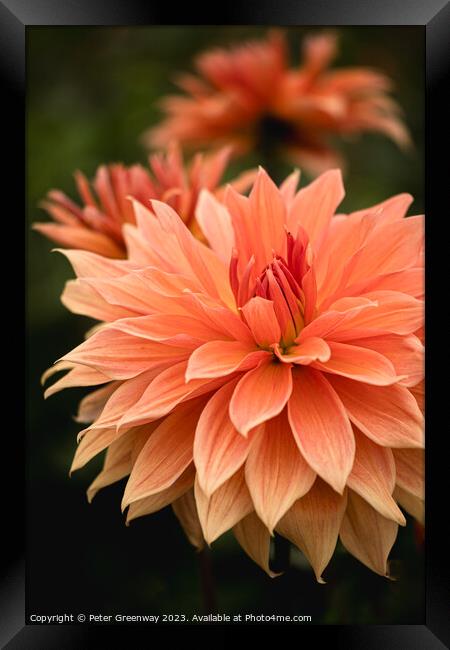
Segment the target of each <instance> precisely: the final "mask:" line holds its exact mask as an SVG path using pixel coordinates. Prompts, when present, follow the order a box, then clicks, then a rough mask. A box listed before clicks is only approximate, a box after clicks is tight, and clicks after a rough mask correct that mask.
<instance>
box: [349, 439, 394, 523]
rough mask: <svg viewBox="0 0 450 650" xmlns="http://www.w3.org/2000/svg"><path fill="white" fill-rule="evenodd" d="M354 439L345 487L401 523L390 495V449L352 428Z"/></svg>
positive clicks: (387, 516) (391, 456) (392, 482)
mask: <svg viewBox="0 0 450 650" xmlns="http://www.w3.org/2000/svg"><path fill="white" fill-rule="evenodd" d="M355 441H356V453H355V462H354V464H353V467H352V471H351V472H350V475H349V477H348V479H347V484H348V486H349V487H350V488H351V489H352V490H354V491H355V492H357V494H359V496H361V497H362V498H363V499H365V500H366V501H367V502H368V503H370V505H371V506H372V507H373V508H375V510H378V512H379V513H380V514H381V515H383V517H386V518H387V519H392V520H393V521H396V522H397V523H398V524H400V525H401V526H405V525H406V521H405V518H404V516H403V515H402V513H401V511H400V510H399V508H398V506H397V504H396V503H395V501H394V499H393V498H392V492H393V491H394V486H395V463H394V458H393V455H392V451H391V450H390V449H387V448H386V447H380V446H378V445H376V444H375V443H374V442H372V441H371V440H369V438H367V437H366V436H365V435H364V434H363V433H360V432H358V431H355Z"/></svg>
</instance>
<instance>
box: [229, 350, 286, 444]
mask: <svg viewBox="0 0 450 650" xmlns="http://www.w3.org/2000/svg"><path fill="white" fill-rule="evenodd" d="M291 392H292V373H291V367H290V365H288V364H284V363H273V362H263V363H261V365H259V366H258V367H257V368H255V369H254V370H250V371H249V372H247V373H246V374H245V375H244V376H243V377H242V379H241V380H240V381H239V383H238V385H237V386H236V389H235V391H234V393H233V397H232V398H231V402H230V418H231V421H232V422H233V424H234V426H235V427H236V429H237V430H238V431H239V432H240V433H242V434H243V435H244V436H245V435H247V434H248V432H249V431H250V430H251V429H253V428H254V427H256V426H257V425H258V424H261V423H262V422H265V421H266V420H269V419H270V418H273V417H275V415H278V414H279V413H281V411H282V410H283V408H284V406H285V405H286V402H287V401H288V399H289V397H290V395H291Z"/></svg>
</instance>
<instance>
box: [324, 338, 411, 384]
mask: <svg viewBox="0 0 450 650" xmlns="http://www.w3.org/2000/svg"><path fill="white" fill-rule="evenodd" d="M327 343H328V345H329V347H330V350H331V357H330V359H329V361H327V362H326V363H322V362H320V361H314V362H313V367H314V368H317V369H318V370H322V371H323V372H326V373H331V374H333V375H342V376H343V377H349V378H350V379H354V380H355V381H360V382H364V383H365V384H372V385H374V386H389V385H390V384H394V383H396V382H397V381H399V379H400V377H398V376H397V375H396V373H395V368H394V366H393V365H392V363H391V362H390V361H389V360H388V359H387V358H386V357H384V356H383V355H382V354H379V353H378V352H375V351H373V350H370V349H368V348H362V347H359V346H356V345H348V344H346V343H337V342H335V341H327Z"/></svg>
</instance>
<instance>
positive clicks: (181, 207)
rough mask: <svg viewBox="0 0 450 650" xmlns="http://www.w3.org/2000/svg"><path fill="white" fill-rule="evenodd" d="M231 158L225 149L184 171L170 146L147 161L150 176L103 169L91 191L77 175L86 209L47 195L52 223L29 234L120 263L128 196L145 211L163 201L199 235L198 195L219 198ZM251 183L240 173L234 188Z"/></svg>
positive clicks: (129, 219)
mask: <svg viewBox="0 0 450 650" xmlns="http://www.w3.org/2000/svg"><path fill="white" fill-rule="evenodd" d="M230 153H231V149H230V147H224V148H222V149H221V150H220V151H217V152H215V153H214V154H210V155H207V156H204V155H203V154H197V155H196V156H194V158H193V160H192V162H191V164H190V165H189V166H185V164H184V161H183V157H182V154H181V151H180V148H179V146H178V145H177V144H175V143H173V142H172V143H170V144H169V146H168V148H167V152H166V153H165V154H162V153H161V154H153V155H152V156H150V158H149V163H150V170H147V169H145V168H144V167H143V166H142V165H132V166H131V167H126V166H125V165H122V164H120V163H117V164H110V165H102V166H101V167H99V168H98V169H97V172H96V175H95V178H94V181H93V183H92V186H91V185H90V183H89V182H88V180H87V178H86V176H85V175H84V174H82V173H81V172H79V171H77V172H76V173H75V182H76V185H77V189H78V193H79V195H80V198H81V200H82V202H83V204H84V205H83V206H82V207H80V206H79V205H77V204H76V203H74V202H73V201H72V200H71V199H70V198H68V197H67V196H66V195H65V194H64V193H63V192H61V191H59V190H51V191H50V192H49V193H48V195H47V200H45V201H43V202H42V204H41V205H42V207H43V208H44V209H45V210H46V211H47V212H48V213H49V214H50V216H51V217H53V219H54V220H55V222H56V223H36V224H34V226H33V228H34V229H35V230H38V231H39V232H41V233H43V234H44V235H46V236H47V237H48V238H49V239H51V240H53V241H54V242H56V243H57V244H60V245H62V246H66V247H68V248H79V249H82V250H87V251H92V252H94V253H99V254H100V255H105V256H107V257H114V258H123V257H125V254H126V247H125V241H124V237H123V232H122V227H123V225H124V224H125V223H132V224H134V223H135V217H134V210H133V208H132V206H131V204H130V202H129V200H128V197H129V196H132V197H134V198H135V199H137V200H138V201H140V202H141V203H143V204H144V205H150V200H151V199H160V200H162V201H165V202H166V203H168V204H169V205H171V206H172V207H173V208H175V209H176V211H177V213H178V214H179V215H180V216H181V218H182V219H183V221H184V222H185V223H186V225H187V226H188V228H189V229H190V230H191V231H192V232H194V234H196V235H198V234H200V233H199V229H198V227H197V224H196V221H195V207H196V205H197V199H198V195H199V192H200V190H201V189H202V188H206V189H208V190H211V191H213V192H215V193H216V194H217V195H220V193H221V192H222V191H223V190H222V188H220V187H219V182H220V179H221V178H222V176H223V174H224V172H225V169H226V167H227V164H228V161H229V157H230ZM254 177H255V172H254V171H248V172H244V173H243V174H242V175H241V176H240V177H239V178H237V179H236V180H235V181H234V182H233V183H232V184H233V185H234V186H235V187H236V188H237V189H240V190H245V189H247V188H248V187H249V186H250V184H251V182H252V181H253V179H254Z"/></svg>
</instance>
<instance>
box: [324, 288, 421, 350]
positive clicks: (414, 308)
mask: <svg viewBox="0 0 450 650" xmlns="http://www.w3.org/2000/svg"><path fill="white" fill-rule="evenodd" d="M362 297H365V298H367V299H369V300H371V301H373V302H375V303H378V305H375V306H373V307H367V308H366V309H361V310H359V311H357V310H355V312H354V313H353V314H351V315H348V316H347V318H345V319H342V320H341V321H340V322H339V323H338V324H337V325H336V327H335V328H334V329H333V331H332V333H330V334H329V336H331V337H332V338H333V339H334V340H336V341H348V340H351V339H354V338H362V337H363V336H364V337H366V336H377V334H379V333H380V332H377V330H380V331H381V333H385V332H391V333H393V334H401V335H406V334H412V333H414V332H415V331H416V330H417V329H418V328H419V327H421V325H422V323H423V318H424V306H423V301H422V300H417V299H416V298H413V297H412V296H408V295H407V294H404V293H400V292H399V291H385V290H384V291H373V292H369V293H366V294H364V296H362Z"/></svg>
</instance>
